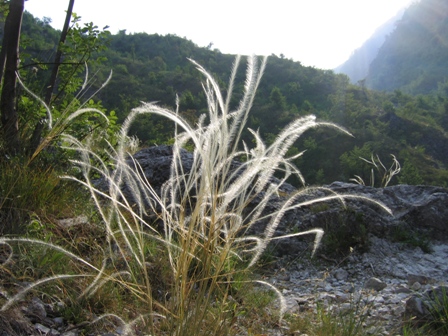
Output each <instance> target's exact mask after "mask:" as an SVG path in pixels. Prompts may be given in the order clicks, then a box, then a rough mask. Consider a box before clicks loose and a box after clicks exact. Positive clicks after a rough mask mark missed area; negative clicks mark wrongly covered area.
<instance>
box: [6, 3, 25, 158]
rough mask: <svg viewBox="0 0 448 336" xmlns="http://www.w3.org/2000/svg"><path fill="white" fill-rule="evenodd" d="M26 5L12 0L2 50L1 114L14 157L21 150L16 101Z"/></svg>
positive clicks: (9, 151)
mask: <svg viewBox="0 0 448 336" xmlns="http://www.w3.org/2000/svg"><path fill="white" fill-rule="evenodd" d="M24 4H25V0H11V2H10V4H9V14H8V16H7V18H6V22H5V34H4V36H3V45H2V49H4V50H5V55H6V61H5V63H4V65H5V70H4V76H3V78H4V79H3V89H2V94H1V98H0V112H1V120H2V127H3V136H4V140H5V146H6V150H7V152H8V153H10V154H12V155H15V154H17V153H18V152H19V150H20V140H19V124H18V116H17V110H16V108H15V104H14V101H15V98H16V82H17V77H16V71H17V66H18V60H19V40H20V29H21V26H22V15H23V9H24Z"/></svg>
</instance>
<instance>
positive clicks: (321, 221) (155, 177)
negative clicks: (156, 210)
mask: <svg viewBox="0 0 448 336" xmlns="http://www.w3.org/2000/svg"><path fill="white" fill-rule="evenodd" d="M172 157H173V152H172V147H171V146H156V147H150V148H145V149H142V150H141V151H139V152H138V153H136V154H135V155H134V156H133V158H132V159H131V158H129V159H128V162H129V163H132V160H135V161H137V162H138V164H139V165H140V167H141V171H142V172H143V173H144V175H145V178H146V179H147V181H148V182H149V183H150V184H151V185H152V187H153V188H154V189H155V190H156V192H158V193H159V192H160V188H161V187H162V185H163V183H164V182H165V181H167V180H168V178H169V176H170V167H171V163H172ZM181 158H182V166H183V169H184V171H185V172H186V173H188V171H189V170H190V169H191V167H192V163H193V154H192V153H189V152H188V151H185V150H182V151H181ZM239 165H240V164H239V163H238V162H235V163H234V166H235V167H238V166H239ZM273 182H275V180H273ZM324 187H325V188H322V189H315V190H314V191H313V192H311V193H309V194H307V195H305V196H304V197H303V198H302V199H298V200H297V201H303V200H306V199H311V198H318V197H322V196H325V195H329V194H331V193H332V192H336V193H338V194H341V195H350V196H349V197H347V198H346V203H345V205H342V204H341V202H339V201H331V202H329V203H319V204H313V205H309V206H306V207H301V208H298V209H295V210H292V211H289V212H287V213H286V215H285V216H284V220H283V221H282V223H281V225H280V226H279V227H278V230H277V235H280V234H288V233H291V232H297V231H302V230H306V229H310V228H315V227H321V228H324V230H326V231H327V232H328V231H331V230H333V229H337V228H338V227H340V226H341V225H342V224H343V225H346V226H348V227H362V230H364V231H365V232H366V233H367V234H373V235H375V236H378V237H388V235H390V233H391V230H393V228H396V227H398V226H399V227H400V228H401V230H409V232H413V233H414V232H416V233H423V234H425V235H428V236H430V237H432V238H436V239H439V240H447V238H448V206H447V205H448V190H447V189H445V188H440V187H433V186H410V185H396V186H390V187H386V188H373V187H366V186H362V185H358V184H352V183H344V182H334V183H332V184H330V185H327V186H324ZM282 190H283V191H284V192H283V193H282V194H283V196H279V197H273V198H272V199H271V201H270V203H269V204H268V206H267V207H266V210H265V211H266V212H273V211H276V210H277V209H279V207H280V206H281V204H282V203H283V202H284V201H285V199H286V198H285V197H287V196H288V195H293V194H294V193H295V192H296V191H297V190H296V189H295V188H294V187H292V186H291V185H287V184H286V185H285V186H284V187H283V189H282ZM123 193H124V195H125V197H129V198H130V199H131V198H132V194H131V193H129V188H128V187H127V186H126V185H123ZM285 195H286V196H285ZM353 196H362V197H363V198H356V197H353ZM365 198H368V199H372V200H374V201H377V202H380V203H382V204H384V205H385V206H386V207H388V208H389V209H390V210H391V211H392V214H393V215H390V214H389V213H388V212H387V211H385V210H384V209H382V208H381V207H380V206H378V205H377V204H375V203H373V202H369V201H366V199H365ZM256 202H257V199H255V200H254V201H253V202H252V204H249V206H248V208H247V211H250V210H251V208H252V207H253V206H254V205H255V203H256ZM264 224H265V223H260V225H259V227H260V231H259V232H262V231H263V228H264ZM255 233H257V232H255ZM355 234H356V233H355ZM297 241H298V240H297V239H296V238H293V239H289V240H286V241H284V242H283V243H281V244H280V245H279V250H280V251H284V253H295V252H296V251H297V249H298V248H299V247H294V246H295V245H294V244H296V243H295V242H297ZM285 244H286V245H285ZM291 244H292V245H291ZM280 253H281V254H283V252H280Z"/></svg>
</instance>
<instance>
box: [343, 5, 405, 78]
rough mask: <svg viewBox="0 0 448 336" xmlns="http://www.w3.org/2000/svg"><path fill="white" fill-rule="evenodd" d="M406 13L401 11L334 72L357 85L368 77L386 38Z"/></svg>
mask: <svg viewBox="0 0 448 336" xmlns="http://www.w3.org/2000/svg"><path fill="white" fill-rule="evenodd" d="M403 13H404V9H403V10H401V11H399V12H398V13H397V14H396V15H395V16H394V17H393V18H391V19H390V20H388V21H387V22H386V23H384V24H383V25H382V26H381V27H379V28H378V29H377V30H376V31H375V33H374V34H373V35H372V36H371V37H370V38H369V39H368V40H367V41H366V42H364V44H363V45H362V46H361V47H360V48H359V49H356V50H355V51H354V52H353V54H352V55H351V56H350V58H349V59H348V60H347V61H346V62H344V63H343V64H342V65H340V66H338V67H337V68H336V69H334V71H335V72H336V73H343V74H346V75H347V76H348V77H350V81H351V82H352V83H354V84H355V83H357V82H358V81H360V80H363V79H365V78H366V77H367V74H368V71H369V66H370V63H371V62H372V61H373V60H374V59H375V57H376V56H377V54H378V50H379V49H380V48H381V46H382V45H383V43H384V41H385V40H386V36H387V35H388V34H390V33H391V32H392V31H393V30H394V29H395V25H396V22H397V21H399V20H400V19H401V18H402V16H403Z"/></svg>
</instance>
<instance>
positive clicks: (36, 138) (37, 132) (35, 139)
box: [30, 0, 75, 154]
mask: <svg viewBox="0 0 448 336" xmlns="http://www.w3.org/2000/svg"><path fill="white" fill-rule="evenodd" d="M74 4H75V0H70V2H69V4H68V9H67V15H66V16H65V22H64V28H62V32H61V37H60V39H59V44H58V50H57V52H56V56H55V59H54V65H53V69H52V71H51V76H50V80H49V81H48V85H47V91H46V92H45V98H44V102H45V104H47V105H50V103H51V97H52V96H53V91H54V87H55V85H56V79H57V77H58V71H59V66H60V65H61V58H62V51H61V46H62V45H63V44H64V43H65V40H66V38H67V33H68V29H69V26H70V21H71V17H72V12H73V6H74ZM44 126H45V120H44V119H41V120H39V122H38V123H37V125H36V127H35V128H34V132H33V135H32V137H31V143H30V153H31V154H33V153H34V152H35V151H36V149H37V147H38V146H39V144H40V138H41V137H42V131H43V130H44Z"/></svg>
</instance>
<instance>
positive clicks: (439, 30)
mask: <svg viewBox="0 0 448 336" xmlns="http://www.w3.org/2000/svg"><path fill="white" fill-rule="evenodd" d="M447 64H448V2H447V1H446V0H421V2H419V3H415V4H413V5H412V6H410V7H409V8H408V9H407V10H406V12H405V13H404V15H403V18H402V19H401V20H400V21H399V22H398V23H397V28H396V29H395V30H394V32H393V33H392V34H390V36H388V38H386V41H385V42H384V44H383V45H382V47H381V48H380V50H379V52H378V55H377V57H376V58H375V59H374V60H373V62H372V63H371V65H370V68H369V74H368V77H367V85H368V87H370V88H373V89H375V90H386V91H392V90H395V89H401V90H403V91H405V92H408V93H412V94H418V93H429V92H431V91H434V90H436V89H437V87H438V83H439V82H443V81H445V79H446V78H447V77H448V66H447Z"/></svg>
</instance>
